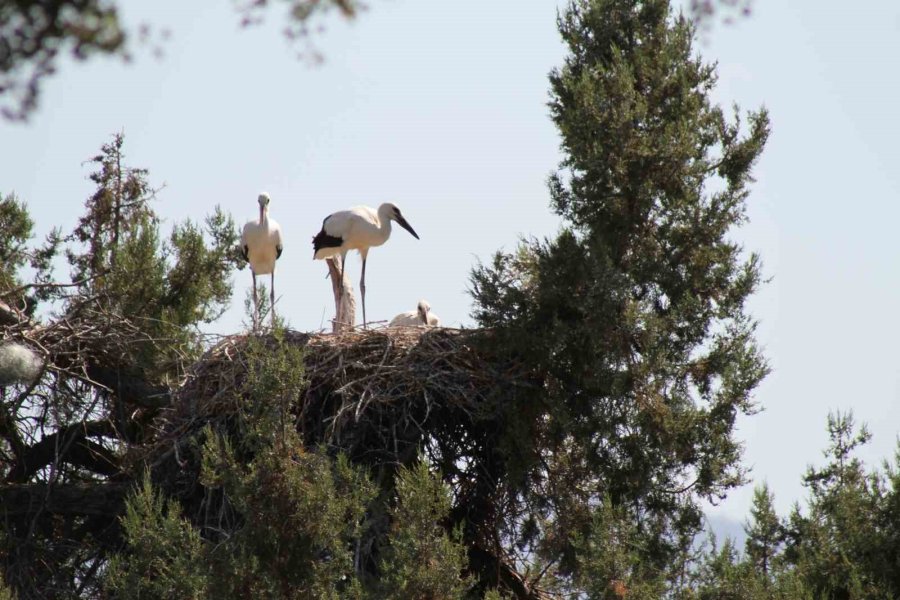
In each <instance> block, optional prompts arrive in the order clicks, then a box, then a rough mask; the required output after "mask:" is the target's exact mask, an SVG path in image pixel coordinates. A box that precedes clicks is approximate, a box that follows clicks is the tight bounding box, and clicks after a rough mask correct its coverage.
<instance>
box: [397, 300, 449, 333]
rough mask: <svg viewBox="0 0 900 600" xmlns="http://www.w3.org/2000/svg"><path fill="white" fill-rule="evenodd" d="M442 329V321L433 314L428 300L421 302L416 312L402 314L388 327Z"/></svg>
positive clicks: (409, 311) (410, 311)
mask: <svg viewBox="0 0 900 600" xmlns="http://www.w3.org/2000/svg"><path fill="white" fill-rule="evenodd" d="M423 325H426V326H430V327H440V325H441V320H440V319H439V318H438V316H437V315H436V314H434V313H433V312H431V305H430V304H428V301H427V300H419V305H418V306H417V307H416V310H408V311H406V312H402V313H400V314H399V315H397V316H396V317H394V318H393V319H391V322H390V323H388V327H421V326H423Z"/></svg>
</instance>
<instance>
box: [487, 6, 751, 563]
mask: <svg viewBox="0 0 900 600" xmlns="http://www.w3.org/2000/svg"><path fill="white" fill-rule="evenodd" d="M559 24H560V31H561V33H562V36H563V39H564V41H565V42H566V44H567V45H568V47H569V55H568V57H567V58H566V61H565V64H564V66H563V67H562V68H560V69H557V70H555V71H553V73H552V74H551V76H550V81H551V85H552V96H551V102H550V109H551V114H552V116H553V120H554V122H555V123H556V124H557V127H558V128H559V131H560V133H561V136H562V150H563V153H564V159H563V162H562V164H561V165H560V169H559V171H557V172H556V173H555V174H553V175H552V176H551V177H550V193H551V200H552V207H553V209H554V210H555V212H556V213H557V214H558V215H559V216H560V217H562V219H563V223H564V225H563V229H562V230H561V231H560V233H559V234H558V235H557V236H555V237H554V238H552V239H546V240H541V241H538V240H531V241H528V242H525V243H524V244H523V245H522V247H521V248H520V249H519V250H518V252H516V253H514V254H502V253H501V254H497V255H496V256H495V258H494V260H493V262H492V263H490V264H488V265H484V266H482V267H480V268H479V269H477V270H476V271H475V272H474V274H473V277H472V289H473V295H474V298H475V302H476V310H475V316H476V318H477V319H478V321H479V322H480V323H481V324H482V325H483V326H485V327H490V328H493V329H496V330H497V331H498V332H499V335H498V344H499V345H501V346H503V347H507V348H514V349H515V352H516V354H517V356H518V357H519V359H520V360H523V361H526V362H527V363H528V364H529V365H532V366H533V369H534V372H535V373H536V374H537V376H538V377H540V378H541V380H542V385H541V386H540V390H541V392H540V395H539V397H538V398H532V399H530V403H531V406H539V407H540V412H539V413H538V414H537V415H536V414H535V411H534V410H528V411H519V412H517V413H513V414H511V415H510V419H511V420H512V421H513V422H514V424H513V425H510V427H509V429H510V434H511V435H510V436H509V437H508V438H507V440H506V444H507V445H509V446H512V445H515V444H516V443H517V442H516V441H515V440H514V439H510V438H512V437H514V436H515V437H518V436H521V435H522V432H523V431H524V432H527V433H526V434H525V436H524V437H525V438H526V439H528V440H529V442H530V443H529V447H527V448H517V449H516V451H513V450H508V454H509V456H511V457H515V458H511V459H510V460H509V461H508V462H511V463H515V464H514V465H513V469H514V472H521V473H524V474H525V476H524V477H523V479H522V480H521V481H522V483H523V485H522V488H520V489H515V490H514V495H515V496H517V497H519V499H520V500H521V501H522V502H523V504H524V505H526V506H528V507H529V508H530V509H531V511H534V512H531V514H530V515H529V518H526V519H525V520H523V522H522V523H521V524H520V526H521V529H520V534H521V536H522V537H521V539H519V540H517V541H518V543H520V544H524V545H530V546H532V547H533V549H534V550H535V551H537V552H539V553H540V554H541V555H542V556H544V557H545V558H546V559H547V560H553V561H557V562H558V565H559V567H560V569H561V572H563V573H566V572H569V573H573V574H576V575H577V573H576V569H577V559H576V557H577V550H576V548H575V547H574V546H573V545H572V540H573V539H575V538H576V537H577V536H578V535H579V534H581V535H583V534H584V533H586V532H587V531H588V530H589V528H590V523H591V517H590V515H591V513H592V510H591V507H592V506H596V504H597V503H598V502H599V501H600V500H601V499H603V498H608V499H609V501H610V502H611V503H612V505H613V506H614V507H615V508H616V509H617V510H626V511H628V512H629V514H630V516H629V518H630V519H632V520H633V522H634V523H635V524H636V527H637V531H638V535H639V538H640V539H641V541H640V543H639V544H638V547H640V548H642V553H643V554H642V557H641V562H642V563H645V564H646V565H653V568H656V569H658V570H660V571H665V570H666V569H667V568H669V567H670V566H672V565H673V564H674V562H673V561H675V560H676V558H675V557H676V556H677V555H678V554H679V552H680V551H681V550H680V549H682V548H684V543H683V540H684V538H685V536H687V537H691V532H693V531H696V530H697V528H698V526H699V522H700V520H699V508H698V506H697V504H696V502H695V500H696V499H697V498H699V497H710V498H716V497H721V496H723V495H724V494H725V493H727V491H728V489H730V488H732V487H733V486H735V485H738V484H740V483H741V482H742V481H743V471H742V468H741V466H740V445H739V443H738V442H737V441H736V440H735V439H734V430H733V427H734V420H735V417H736V416H737V414H739V413H752V412H753V410H754V405H753V402H752V399H751V394H752V392H753V390H754V388H755V387H756V385H757V384H758V383H759V381H760V380H761V379H762V378H763V377H764V376H765V374H766V372H767V366H766V363H765V360H764V359H763V357H762V356H761V354H760V352H759V350H758V348H757V346H756V343H755V341H754V337H753V336H754V328H755V323H754V322H753V320H752V318H750V317H749V316H748V315H747V313H746V311H745V302H746V299H747V298H748V296H749V295H750V294H751V293H752V292H753V290H754V289H755V288H756V286H757V284H758V282H759V277H760V275H759V260H758V258H757V256H756V255H755V254H752V253H750V254H748V253H745V252H744V251H743V250H742V248H741V247H740V246H739V245H738V244H737V243H735V242H734V241H732V240H731V239H730V235H731V233H732V232H733V229H734V227H736V226H737V225H740V224H741V223H742V222H743V220H744V218H745V200H746V197H747V195H748V184H749V183H750V182H751V181H752V178H751V169H752V166H753V164H754V162H755V161H756V159H757V158H758V157H759V154H760V152H761V151H762V149H763V146H764V144H765V141H766V138H767V136H768V118H767V115H766V112H765V110H762V109H761V110H759V111H757V112H751V113H749V115H748V117H747V120H746V121H747V122H746V124H742V122H741V120H740V119H739V115H738V113H737V111H735V113H734V115H733V116H732V117H731V118H729V117H728V116H726V114H725V113H724V112H723V111H722V110H721V109H719V108H718V107H716V106H714V105H712V104H711V102H710V100H709V94H710V92H711V90H712V88H713V86H714V84H715V69H714V67H712V66H710V65H707V64H705V63H704V62H703V61H702V59H700V58H699V57H698V56H697V55H696V53H695V51H694V48H693V44H692V42H693V39H694V33H695V29H694V26H693V25H692V24H691V23H690V22H689V21H687V20H686V19H684V18H683V17H676V16H673V15H672V14H671V11H670V9H669V5H668V3H667V2H665V1H647V2H637V1H631V0H608V1H602V0H598V1H577V2H573V3H572V5H571V6H570V8H569V9H568V10H567V11H565V12H564V13H563V14H562V16H561V17H560V23H559ZM523 419H527V422H524V423H523V422H522V421H523ZM533 440H536V443H533V442H532V441H533ZM538 517H539V518H538Z"/></svg>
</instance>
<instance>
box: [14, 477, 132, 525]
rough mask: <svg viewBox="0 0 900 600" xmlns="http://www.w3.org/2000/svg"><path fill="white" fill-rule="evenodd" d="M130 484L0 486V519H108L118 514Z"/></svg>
mask: <svg viewBox="0 0 900 600" xmlns="http://www.w3.org/2000/svg"><path fill="white" fill-rule="evenodd" d="M130 488H131V484H130V483H124V482H116V483H102V484H101V483H73V484H66V485H52V486H50V485H48V484H46V483H32V484H27V485H3V486H0V515H2V516H3V517H7V518H8V517H30V516H34V515H36V514H38V513H39V512H42V511H46V512H48V513H51V514H61V515H85V516H112V515H116V514H118V513H120V512H121V511H122V506H123V504H124V500H125V496H126V494H128V491H129V489H130Z"/></svg>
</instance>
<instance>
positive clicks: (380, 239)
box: [313, 202, 419, 327]
mask: <svg viewBox="0 0 900 600" xmlns="http://www.w3.org/2000/svg"><path fill="white" fill-rule="evenodd" d="M391 221H396V222H397V224H399V225H400V226H401V227H403V228H404V229H406V230H407V231H408V232H410V233H411V234H412V235H413V237H415V238H416V239H419V236H418V234H416V232H415V230H414V229H413V228H412V226H411V225H410V224H409V223H408V222H407V221H406V219H405V218H404V217H403V215H402V214H401V213H400V209H399V208H397V207H396V206H395V205H394V204H391V203H390V202H385V203H384V204H382V205H381V206H379V207H378V210H375V209H374V208H370V207H368V206H354V207H353V208H351V209H349V210H342V211H338V212H336V213H332V214H330V215H328V216H327V217H325V220H324V221H322V230H321V231H319V233H318V234H316V236H315V237H313V258H314V259H318V260H323V259H326V258H329V257H331V256H335V255H338V254H339V255H340V256H341V278H342V279H343V274H344V265H345V264H346V259H347V253H348V252H349V251H350V250H358V251H359V254H360V256H361V257H362V275H361V276H360V279H359V292H360V295H361V296H362V308H363V327H365V326H366V259H367V258H368V255H369V248H372V247H374V246H380V245H382V244H384V243H385V242H386V241H387V240H388V238H390V237H391Z"/></svg>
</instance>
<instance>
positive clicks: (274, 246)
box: [241, 193, 283, 325]
mask: <svg viewBox="0 0 900 600" xmlns="http://www.w3.org/2000/svg"><path fill="white" fill-rule="evenodd" d="M257 201H258V202H259V220H258V221H256V220H254V221H247V223H246V224H245V225H244V230H243V231H242V232H241V248H242V250H243V253H244V260H246V261H247V262H249V263H250V273H251V274H252V275H253V323H254V325H255V324H256V323H257V322H258V320H259V302H258V299H257V297H256V276H257V275H266V274H271V275H272V284H271V290H269V292H270V299H271V302H270V308H269V310H271V311H272V324H273V325H274V324H275V261H276V260H278V259H279V258H280V257H281V251H282V250H283V246H282V243H281V226H280V225H279V224H278V223H277V222H275V219H270V218H269V202H270V201H271V200H270V198H269V195H268V194H266V193H262V194H260V195H259V198H258V199H257Z"/></svg>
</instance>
